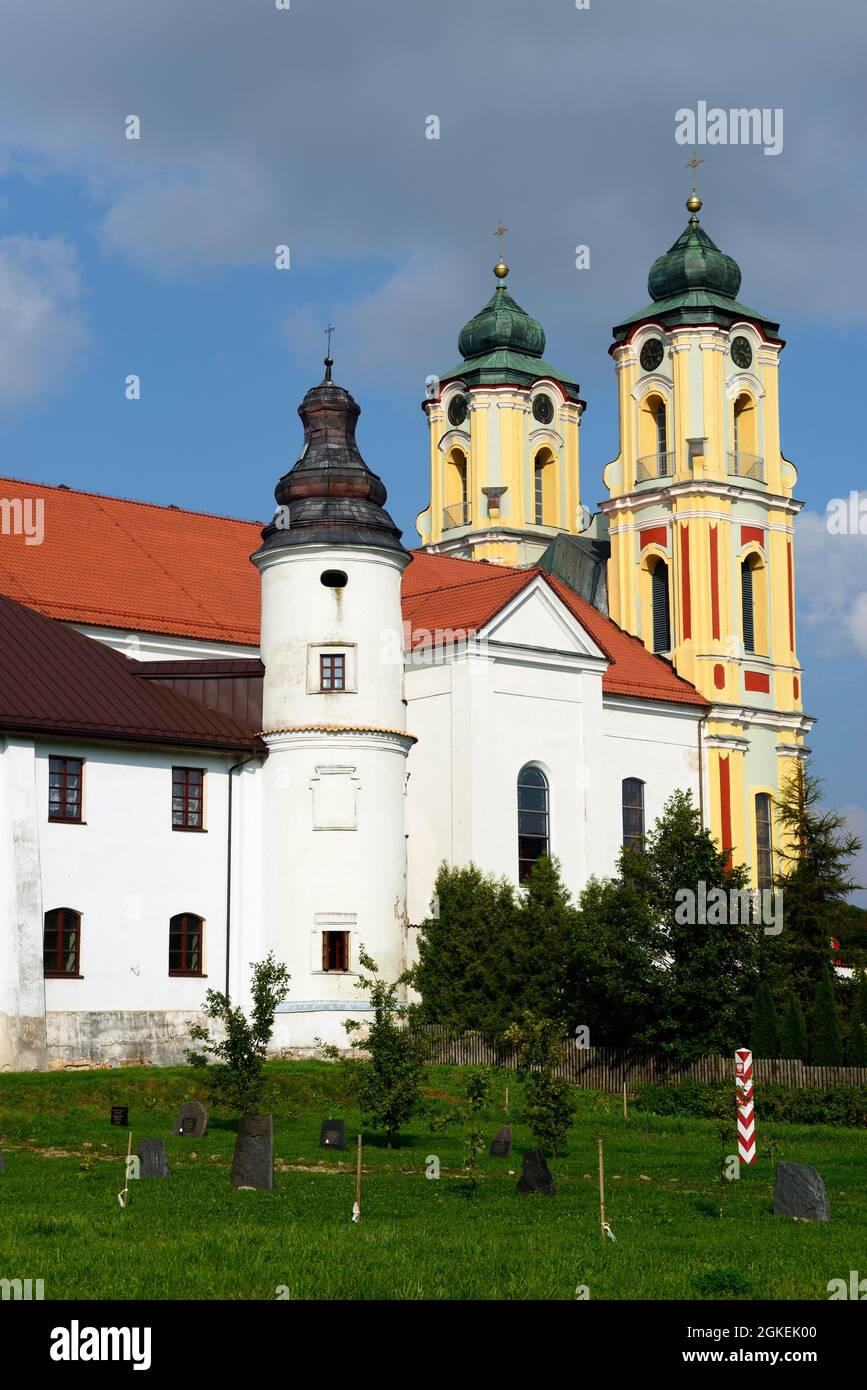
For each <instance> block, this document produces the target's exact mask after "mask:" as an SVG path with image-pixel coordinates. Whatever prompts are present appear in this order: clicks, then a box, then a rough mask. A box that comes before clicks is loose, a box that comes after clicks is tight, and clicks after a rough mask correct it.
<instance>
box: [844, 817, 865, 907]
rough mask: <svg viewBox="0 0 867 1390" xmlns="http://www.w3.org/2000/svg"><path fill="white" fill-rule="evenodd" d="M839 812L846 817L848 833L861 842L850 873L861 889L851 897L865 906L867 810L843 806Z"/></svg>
mask: <svg viewBox="0 0 867 1390" xmlns="http://www.w3.org/2000/svg"><path fill="white" fill-rule="evenodd" d="M840 814H841V815H843V816H845V817H846V827H847V829H848V830H849V832H850V834H852V835H857V836H858V838H859V840H861V842H862V843H861V849H860V850H859V851H858V853H857V854H856V855H855V858H854V859H853V860H852V868H851V874H852V877H853V878H854V880H855V882H856V883H860V884H861V889H860V890H859V891H858V892H856V893H855V894H853V898H854V900H855V901H856V902H857V903H858V904H859V905H860V906H862V907H867V895H865V892H864V889H865V888H867V810H865V808H864V807H863V806H854V805H853V806H843V807H842V808H841V811H840Z"/></svg>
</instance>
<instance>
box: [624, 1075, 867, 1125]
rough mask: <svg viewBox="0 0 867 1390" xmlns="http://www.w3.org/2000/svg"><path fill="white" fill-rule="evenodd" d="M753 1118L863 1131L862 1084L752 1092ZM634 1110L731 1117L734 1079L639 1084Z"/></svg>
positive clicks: (772, 1086) (774, 1086) (866, 1091)
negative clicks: (753, 1095) (754, 1113)
mask: <svg viewBox="0 0 867 1390" xmlns="http://www.w3.org/2000/svg"><path fill="white" fill-rule="evenodd" d="M755 1107H756V1115H757V1117H758V1119H759V1120H760V1121H761V1120H773V1121H784V1122H787V1123H789V1124H800V1125H842V1126H846V1127H850V1128H856V1129H860V1128H867V1086H850V1085H848V1084H846V1083H842V1082H841V1083H840V1084H838V1085H836V1086H829V1087H826V1088H824V1089H820V1088H819V1087H814V1086H804V1087H800V1088H798V1089H790V1088H789V1087H788V1086H781V1085H779V1084H778V1083H776V1082H770V1083H767V1084H761V1085H757V1086H756V1088H755ZM635 1108H636V1109H638V1110H645V1111H650V1112H652V1113H653V1114H655V1115H684V1116H691V1117H694V1118H696V1119H703V1120H723V1119H727V1118H730V1117H731V1116H732V1115H733V1114H734V1108H735V1088H734V1081H733V1080H732V1082H731V1084H729V1082H727V1081H695V1080H694V1079H693V1078H692V1077H689V1076H688V1077H685V1078H684V1080H683V1081H682V1082H681V1083H680V1084H679V1085H677V1086H660V1085H658V1084H656V1083H655V1082H654V1083H651V1084H648V1085H646V1086H639V1088H638V1091H637V1095H636V1100H635Z"/></svg>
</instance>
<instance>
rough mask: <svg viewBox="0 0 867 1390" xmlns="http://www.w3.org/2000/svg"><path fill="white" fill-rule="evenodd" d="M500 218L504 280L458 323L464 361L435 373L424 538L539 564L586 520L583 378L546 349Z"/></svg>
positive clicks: (421, 524) (437, 547) (434, 544)
mask: <svg viewBox="0 0 867 1390" xmlns="http://www.w3.org/2000/svg"><path fill="white" fill-rule="evenodd" d="M505 230H506V229H505V227H503V225H502V223H501V224H500V226H499V227H498V228H497V232H496V235H497V236H498V237H500V239H501V240H500V257H499V260H498V262H497V264H496V265H495V266H494V275H495V276H496V279H497V285H496V288H495V290H494V293H493V294H492V296H491V298H490V299H489V301H488V303H487V304H486V305H485V306H484V308H483V309H482V310H481V311H480V312H479V313H478V314H476V315H475V317H474V318H472V319H470V321H469V323H467V324H465V325H464V327H463V329H462V330H461V334H460V338H459V340H458V346H459V349H460V352H461V356H462V357H463V362H462V363H461V364H460V365H459V366H457V367H454V368H452V370H451V371H448V372H445V373H444V374H443V375H442V376H441V377H432V378H430V379H429V381H428V398H427V400H426V401H425V402H424V403H423V407H422V408H423V409H424V411H425V414H426V415H427V420H428V431H429V436H430V472H431V491H430V497H431V500H430V505H429V506H428V507H426V508H425V510H424V511H423V512H422V513H421V514H420V515H419V517H418V520H417V523H416V525H417V528H418V532H419V535H420V536H421V538H422V545H423V546H424V547H425V549H429V550H432V551H435V552H438V553H442V554H449V555H457V556H462V557H465V558H467V559H476V560H491V561H493V562H494V563H500V564H509V565H528V564H534V563H535V562H536V560H538V559H539V557H540V556H541V555H542V554H543V552H544V551H545V550H546V549H547V547H548V545H549V544H550V542H551V540H552V539H553V538H554V537H555V536H556V535H557V534H558V533H559V532H561V531H566V532H571V533H574V534H577V533H579V532H580V531H582V530H583V529H584V528H585V526H586V524H587V521H588V520H589V516H588V515H587V514H586V513H584V512H583V510H582V508H581V498H580V487H579V482H580V475H579V464H578V431H579V426H580V423H581V415H582V413H583V411H584V409H585V402H584V401H582V400H581V399H580V397H579V394H578V392H579V389H580V388H579V386H578V384H577V382H574V381H571V380H570V379H569V378H568V377H565V376H564V375H563V374H562V373H561V372H558V371H557V370H556V369H555V368H554V367H552V366H550V365H549V363H547V362H545V361H544V360H543V357H542V354H543V353H544V351H545V332H544V329H543V328H542V325H541V324H540V323H539V322H538V321H537V320H536V319H533V318H531V317H530V315H529V314H527V313H525V311H524V310H523V309H522V308H521V306H520V305H519V304H518V303H516V301H515V300H514V299H513V298H512V296H511V294H510V293H509V291H508V290H507V289H506V285H505V280H506V276H507V275H508V273H509V267H508V266H507V265H506V264H505V262H504V261H503V251H502V236H503V234H504V232H505Z"/></svg>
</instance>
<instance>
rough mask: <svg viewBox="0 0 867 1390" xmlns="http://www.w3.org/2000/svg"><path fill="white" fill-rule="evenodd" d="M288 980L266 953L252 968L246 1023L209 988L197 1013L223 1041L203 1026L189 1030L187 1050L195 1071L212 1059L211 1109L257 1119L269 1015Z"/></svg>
mask: <svg viewBox="0 0 867 1390" xmlns="http://www.w3.org/2000/svg"><path fill="white" fill-rule="evenodd" d="M290 979H291V976H290V974H289V972H288V970H287V969H286V966H285V965H282V964H278V963H277V960H276V959H275V957H274V953H273V952H270V953H269V954H268V955H267V956H266V957H265V959H264V960H262V961H259V962H258V963H255V964H254V965H253V977H252V982H251V993H252V996H253V1009H252V1012H251V1014H250V1017H249V1018H248V1017H247V1015H246V1014H245V1013H244V1010H243V1009H242V1008H241V1007H240V1006H239V1005H237V1004H235V1005H233V1004H232V1003H231V1002H230V1000H229V996H228V995H227V994H220V993H219V991H217V990H214V989H209V990H208V992H207V994H206V995H205V1003H204V1006H203V1009H202V1012H203V1014H204V1015H205V1018H207V1019H210V1020H211V1022H212V1023H217V1024H219V1025H221V1029H222V1033H223V1036H222V1037H212V1036H211V1033H210V1030H209V1028H208V1026H207V1024H205V1023H202V1022H193V1023H190V1024H189V1025H188V1030H187V1031H188V1033H189V1036H190V1040H191V1042H192V1043H193V1044H198V1046H194V1047H192V1048H189V1049H188V1050H187V1054H186V1055H187V1061H188V1062H189V1063H190V1064H191V1066H194V1067H209V1058H211V1057H215V1058H217V1059H218V1061H217V1063H216V1065H213V1066H210V1067H209V1070H208V1073H207V1081H208V1090H209V1093H210V1095H211V1097H212V1098H213V1100H214V1101H215V1103H216V1104H218V1105H222V1106H225V1107H226V1109H227V1110H235V1111H237V1113H238V1114H239V1115H241V1116H243V1117H246V1116H247V1115H255V1114H257V1113H258V1111H259V1109H260V1107H261V1103H262V1088H263V1084H264V1083H263V1077H262V1067H263V1065H264V1062H265V1058H266V1055H267V1051H268V1043H269V1042H270V1041H271V1034H272V1033H273V1031H274V1015H275V1013H276V1012H277V1006H278V1004H281V1003H282V1002H283V1000H284V999H285V998H286V995H287V994H288V993H289V981H290Z"/></svg>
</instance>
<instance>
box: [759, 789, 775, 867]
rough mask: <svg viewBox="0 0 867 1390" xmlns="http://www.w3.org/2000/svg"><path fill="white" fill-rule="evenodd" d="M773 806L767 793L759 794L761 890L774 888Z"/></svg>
mask: <svg viewBox="0 0 867 1390" xmlns="http://www.w3.org/2000/svg"><path fill="white" fill-rule="evenodd" d="M771 804H772V803H771V798H770V796H769V794H768V793H767V792H759V793H758V794H757V796H756V883H757V886H758V887H759V888H760V889H762V888H772V887H773V886H774V831H773V821H772V818H771Z"/></svg>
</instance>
